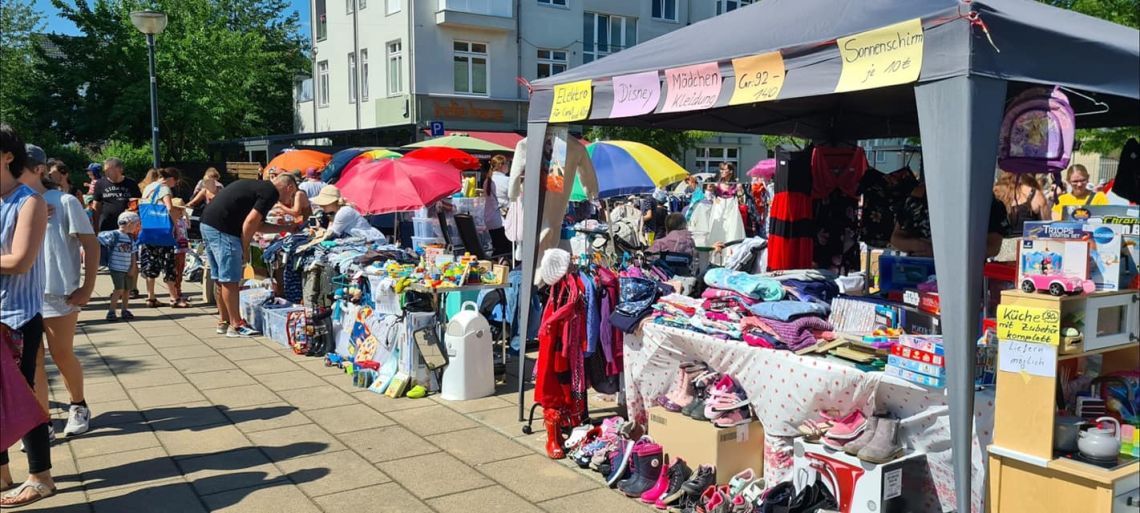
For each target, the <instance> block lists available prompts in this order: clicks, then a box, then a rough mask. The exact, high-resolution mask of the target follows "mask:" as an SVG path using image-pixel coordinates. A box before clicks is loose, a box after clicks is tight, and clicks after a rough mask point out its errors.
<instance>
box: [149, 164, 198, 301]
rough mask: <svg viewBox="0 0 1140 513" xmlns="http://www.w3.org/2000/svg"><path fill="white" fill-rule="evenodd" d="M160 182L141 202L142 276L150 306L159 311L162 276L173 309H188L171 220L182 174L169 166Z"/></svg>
mask: <svg viewBox="0 0 1140 513" xmlns="http://www.w3.org/2000/svg"><path fill="white" fill-rule="evenodd" d="M158 175H159V179H158V180H156V181H155V182H153V183H151V184H150V185H147V187H146V190H144V191H143V194H142V200H141V201H139V218H140V219H141V221H142V229H141V230H139V239H138V241H139V274H141V275H142V276H143V278H146V290H147V301H146V304H147V306H149V307H151V308H157V307H158V306H159V302H158V297H157V296H156V295H155V292H154V281H155V279H157V278H158V277H159V275H162V281H163V282H165V283H166V287H167V289H168V290H169V292H170V300H171V306H175V307H183V308H184V307H185V306H187V305H185V302H184V301H183V300H182V299H181V293H180V291H179V290H178V286H177V282H178V273H177V269H176V268H175V263H176V259H175V256H176V253H175V250H176V249H177V248H176V242H175V239H174V221H173V219H172V218H171V211H172V210H173V206H174V204H173V201H174V194H173V192H172V191H171V189H173V188H174V187H177V186H178V182H179V180H180V179H181V176H182V174H181V173H180V172H179V171H178V170H177V169H175V168H172V167H168V168H163V169H160V170H159V171H158Z"/></svg>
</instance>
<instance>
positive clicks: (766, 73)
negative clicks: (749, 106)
mask: <svg viewBox="0 0 1140 513" xmlns="http://www.w3.org/2000/svg"><path fill="white" fill-rule="evenodd" d="M732 72H733V74H734V75H736V85H735V86H734V87H733V89H732V99H731V100H729V101H728V104H729V105H740V104H742V103H756V102H763V101H768V100H774V99H776V97H777V96H779V95H780V89H782V88H783V87H784V74H785V70H784V57H783V56H781V55H780V52H770V53H762V54H760V55H752V56H749V57H741V58H739V59H733V60H732Z"/></svg>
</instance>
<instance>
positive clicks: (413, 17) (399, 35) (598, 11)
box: [294, 0, 767, 172]
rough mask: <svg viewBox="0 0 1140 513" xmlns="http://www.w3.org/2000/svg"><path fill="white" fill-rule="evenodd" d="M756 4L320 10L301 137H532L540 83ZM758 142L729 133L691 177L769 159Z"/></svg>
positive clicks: (419, 2)
mask: <svg viewBox="0 0 1140 513" xmlns="http://www.w3.org/2000/svg"><path fill="white" fill-rule="evenodd" d="M751 3H753V2H752V1H751V0H311V2H310V7H311V9H312V13H311V14H312V20H313V27H312V34H313V41H312V43H313V49H314V51H313V71H312V78H311V79H305V80H298V83H297V87H296V91H295V105H294V108H295V113H296V116H295V121H296V127H295V131H296V132H298V133H311V132H326V131H340V130H354V129H364V128H373V127H387V126H400V125H405V126H407V125H415V126H416V127H418V128H424V129H426V128H427V127H428V125H429V123H430V122H432V121H441V122H443V123H444V127H445V129H447V130H448V131H465V132H476V131H480V132H510V133H514V132H521V131H523V130H525V128H526V118H527V106H528V95H527V90H526V88H525V87H524V86H523V85H522V83H521V80H519V79H520V78H521V79H524V80H527V81H532V80H535V79H538V78H543V77H546V76H549V75H552V74H556V73H559V72H561V71H564V70H566V69H568V68H571V67H574V66H578V65H580V64H583V63H586V62H590V61H592V60H595V59H599V58H602V57H604V56H606V55H609V54H611V53H615V52H618V51H621V50H622V49H625V48H628V47H629V46H632V45H634V44H637V43H639V42H643V41H647V40H649V39H652V38H654V37H657V36H660V35H662V34H665V33H668V32H671V31H673V30H676V29H678V28H680V27H683V26H685V25H687V24H689V23H692V22H696V21H699V20H702V19H705V18H709V17H712V16H715V15H718V14H722V13H727V12H730V11H732V10H735V9H737V8H740V7H743V6H745V5H747V4H751ZM766 155H767V151H766V149H765V148H764V145H763V143H762V142H761V140H760V138H759V137H758V136H754V135H739V134H719V135H717V136H715V137H712V138H710V139H709V140H707V141H705V143H703V144H702V145H701V147H700V148H698V149H697V150H695V151H691V152H690V153H689V155H687V156H686V159H685V162H684V163H683V164H684V165H685V167H686V168H687V169H689V170H691V171H694V172H696V171H705V170H706V167H711V168H712V169H713V170H715V168H716V166H717V165H718V164H719V163H720V162H732V163H734V164H736V165H737V167H738V168H739V167H743V168H745V169H747V168H748V167H750V166H752V165H753V164H755V163H756V162H757V161H759V160H761V159H763V158H765V157H766Z"/></svg>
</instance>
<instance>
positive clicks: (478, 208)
mask: <svg viewBox="0 0 1140 513" xmlns="http://www.w3.org/2000/svg"><path fill="white" fill-rule="evenodd" d="M451 202H452V204H453V205H454V206H455V212H456V213H460V214H471V216H472V217H474V218H476V219H480V220H481V219H483V209H484V207H486V203H487V198H485V197H478V198H452V199H451ZM476 222H478V221H476Z"/></svg>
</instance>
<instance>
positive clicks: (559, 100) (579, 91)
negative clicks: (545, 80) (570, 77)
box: [550, 80, 594, 123]
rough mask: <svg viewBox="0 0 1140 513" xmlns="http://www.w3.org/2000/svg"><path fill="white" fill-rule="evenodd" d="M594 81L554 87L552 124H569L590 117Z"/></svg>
mask: <svg viewBox="0 0 1140 513" xmlns="http://www.w3.org/2000/svg"><path fill="white" fill-rule="evenodd" d="M593 82H594V81H593V80H579V81H577V82H570V83H569V84H561V85H556V86H554V105H552V106H551V107H550V122H551V123H569V122H571V121H581V120H583V119H586V118H589V117H590V103H591V102H592V101H593V96H594V89H593Z"/></svg>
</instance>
